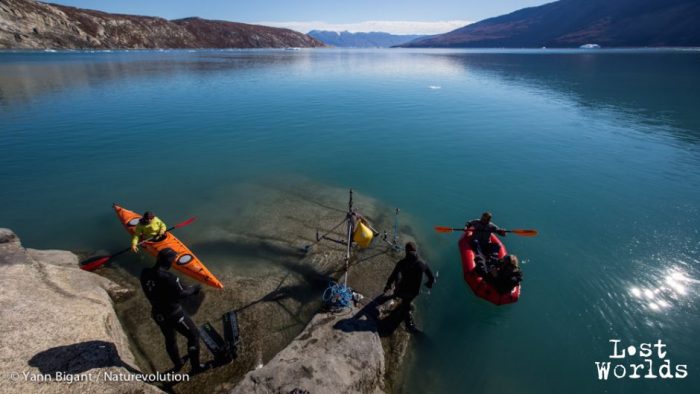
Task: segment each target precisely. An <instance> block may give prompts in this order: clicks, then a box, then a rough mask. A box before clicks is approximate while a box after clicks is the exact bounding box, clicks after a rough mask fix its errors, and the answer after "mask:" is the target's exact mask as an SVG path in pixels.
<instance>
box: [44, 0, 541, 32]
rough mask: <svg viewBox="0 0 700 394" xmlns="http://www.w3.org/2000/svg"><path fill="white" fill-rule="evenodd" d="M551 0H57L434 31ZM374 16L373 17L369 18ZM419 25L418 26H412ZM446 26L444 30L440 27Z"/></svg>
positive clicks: (110, 8)
mask: <svg viewBox="0 0 700 394" xmlns="http://www.w3.org/2000/svg"><path fill="white" fill-rule="evenodd" d="M550 1H551V0H432V1H426V0H422V1H420V0H198V1H191V0H145V1H144V0H53V1H52V2H56V3H59V4H65V5H71V6H75V7H81V8H90V9H96V10H101V11H106V12H117V13H125V14H137V15H150V16H160V17H163V18H167V19H177V18H184V17H188V16H199V17H202V18H207V19H223V20H230V21H236V22H246V23H263V22H264V24H267V25H274V26H283V27H290V28H293V29H295V30H300V31H303V32H307V31H308V30H311V29H315V28H318V29H326V30H350V31H369V30H375V31H379V30H381V31H389V30H394V31H390V32H393V33H405V34H411V33H422V34H434V33H441V32H445V31H449V30H452V29H454V28H458V27H461V26H463V25H465V24H467V23H469V22H475V21H479V20H481V19H485V18H489V17H492V16H498V15H501V14H505V13H509V12H512V11H515V10H517V9H520V8H524V7H531V6H535V5H540V4H544V3H547V2H550ZM368 22H369V23H368ZM411 30H414V31H411ZM438 30H441V31H438Z"/></svg>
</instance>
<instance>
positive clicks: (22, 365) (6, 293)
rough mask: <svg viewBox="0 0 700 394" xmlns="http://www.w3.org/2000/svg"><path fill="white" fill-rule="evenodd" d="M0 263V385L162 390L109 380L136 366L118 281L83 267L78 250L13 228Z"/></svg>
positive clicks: (3, 232)
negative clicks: (39, 242)
mask: <svg viewBox="0 0 700 394" xmlns="http://www.w3.org/2000/svg"><path fill="white" fill-rule="evenodd" d="M0 266H1V267H2V270H3V273H2V275H0V289H2V291H1V292H0V321H2V326H0V327H1V328H0V371H2V373H3V376H2V378H1V379H0V392H23V393H24V392H27V393H29V392H40V391H41V392H52V393H74V392H111V393H124V392H161V391H160V390H159V389H157V388H156V387H155V386H152V385H149V384H146V383H143V382H137V381H122V382H113V381H110V382H105V381H104V380H103V378H104V377H105V375H106V374H110V375H112V374H123V375H128V374H130V373H132V372H138V371H137V369H136V363H135V360H134V356H133V355H132V353H131V350H130V349H129V342H128V339H127V336H126V334H125V333H124V331H123V330H122V326H121V324H120V323H119V320H118V319H117V316H116V314H115V312H114V309H113V307H112V300H111V299H110V296H109V294H108V293H109V292H110V291H114V292H119V291H120V290H119V286H117V285H116V284H115V283H113V282H111V281H110V280H108V279H106V278H103V277H101V276H99V275H95V274H92V273H89V272H86V271H83V270H81V269H79V268H78V258H77V256H75V255H74V254H73V253H70V252H67V251H61V250H51V251H46V250H44V251H39V250H32V249H25V248H24V247H22V244H21V243H20V240H19V238H18V237H17V236H16V235H15V234H14V233H13V232H12V231H11V230H8V229H0ZM99 374H102V375H99ZM5 375H7V376H5ZM90 378H92V379H93V381H83V380H87V379H90ZM70 379H72V380H73V383H71V384H68V383H67V381H68V380H70ZM76 379H80V381H78V380H76ZM59 380H60V381H59Z"/></svg>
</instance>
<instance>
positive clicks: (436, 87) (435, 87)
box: [428, 85, 442, 90]
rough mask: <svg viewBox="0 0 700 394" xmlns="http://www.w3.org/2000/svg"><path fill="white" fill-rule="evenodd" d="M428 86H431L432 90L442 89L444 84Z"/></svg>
mask: <svg viewBox="0 0 700 394" xmlns="http://www.w3.org/2000/svg"><path fill="white" fill-rule="evenodd" d="M428 88H430V89H432V90H438V89H442V86H439V85H430V86H428Z"/></svg>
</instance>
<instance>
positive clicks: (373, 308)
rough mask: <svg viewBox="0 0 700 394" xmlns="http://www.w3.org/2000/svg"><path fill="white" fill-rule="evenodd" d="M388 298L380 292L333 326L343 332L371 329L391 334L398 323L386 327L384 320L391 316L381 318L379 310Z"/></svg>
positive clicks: (384, 334) (387, 334)
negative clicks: (353, 313)
mask: <svg viewBox="0 0 700 394" xmlns="http://www.w3.org/2000/svg"><path fill="white" fill-rule="evenodd" d="M390 299H391V297H389V296H387V295H384V294H380V295H379V296H377V297H375V298H374V299H373V300H372V301H370V302H369V303H368V304H367V305H365V306H364V307H363V308H362V309H360V310H359V311H358V312H357V313H356V314H355V315H354V316H353V317H351V318H349V319H343V320H340V321H339V322H337V323H336V324H335V325H334V326H333V328H335V329H337V330H341V331H343V332H355V331H371V332H376V333H378V334H379V336H389V335H391V334H392V333H393V332H394V331H395V330H396V327H398V324H396V325H395V326H393V327H386V325H387V321H386V320H387V319H388V318H389V317H391V316H388V317H385V318H384V319H382V318H381V310H380V309H381V308H382V305H383V304H384V303H385V302H387V301H388V300H390ZM394 312H395V311H394ZM398 320H399V323H400V322H401V319H400V318H399V319H398Z"/></svg>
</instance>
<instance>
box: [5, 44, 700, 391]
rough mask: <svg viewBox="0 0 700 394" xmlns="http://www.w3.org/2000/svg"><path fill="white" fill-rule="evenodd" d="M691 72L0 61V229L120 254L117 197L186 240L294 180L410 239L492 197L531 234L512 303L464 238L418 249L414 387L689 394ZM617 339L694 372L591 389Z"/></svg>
mask: <svg viewBox="0 0 700 394" xmlns="http://www.w3.org/2000/svg"><path fill="white" fill-rule="evenodd" d="M699 70H700V52H697V51H693V50H688V51H680V50H677V51H662V50H644V51H634V50H627V51H458V50H455V51H449V50H355V51H343V50H313V51H312V50H308V51H307V50H302V51H194V52H192V51H171V52H133V51H132V52H120V51H114V52H109V53H101V52H96V53H82V52H56V53H23V52H15V53H10V52H6V53H1V54H0V185H1V187H0V202H1V203H0V225H1V226H5V227H11V228H13V229H14V230H15V231H17V233H18V234H19V235H20V236H21V237H22V238H23V240H24V242H25V244H26V245H28V246H31V247H35V248H62V249H78V250H94V249H99V248H103V249H108V250H117V249H119V248H120V247H123V244H124V241H125V236H124V234H123V230H122V229H121V227H120V226H118V224H116V220H115V219H114V217H113V213H112V212H111V210H110V204H111V203H112V202H114V201H117V202H120V203H122V204H124V206H126V207H129V208H131V209H135V210H144V209H154V210H156V211H157V212H158V214H159V215H160V216H161V217H163V218H165V219H166V220H168V221H169V222H170V223H176V222H177V221H178V220H184V219H186V218H187V217H189V216H191V215H195V214H196V215H198V216H199V217H200V221H199V223H198V224H197V226H200V227H199V228H197V227H196V226H194V225H193V226H190V227H189V228H185V229H182V231H181V232H180V233H179V234H181V235H182V237H183V239H187V238H188V235H189V236H190V237H191V236H192V235H193V234H196V233H198V232H200V231H203V228H204V227H206V225H207V221H208V219H207V218H208V217H209V218H214V217H220V216H222V215H223V216H225V215H230V216H232V219H235V217H234V214H233V213H232V212H233V211H231V210H230V209H231V207H232V206H234V207H235V205H236V201H230V200H228V199H227V198H226V196H225V195H222V193H221V191H223V190H229V189H230V188H231V187H235V185H236V184H239V183H243V182H250V181H255V180H260V179H264V180H266V182H270V181H271V180H272V181H274V179H281V178H286V177H289V176H301V177H304V178H307V179H311V180H313V181H314V182H318V183H322V184H329V185H332V186H337V187H343V188H345V187H350V186H352V187H353V188H355V189H357V190H360V191H361V192H362V193H364V194H367V195H371V196H374V197H377V198H379V199H381V200H383V201H384V202H386V203H387V204H388V205H389V206H397V207H400V208H401V209H402V212H406V213H409V214H411V215H413V216H414V217H415V218H417V220H418V223H419V225H421V226H422V227H423V230H424V231H423V233H429V229H430V228H431V226H433V225H449V226H460V225H462V224H463V222H464V220H466V219H470V218H474V217H476V216H478V215H479V214H480V213H481V212H482V211H483V210H486V209H488V210H491V211H492V212H494V216H495V218H494V220H495V222H496V223H498V224H500V225H501V226H504V227H510V228H536V229H538V230H539V231H540V235H539V236H538V237H537V238H518V237H515V236H512V235H511V236H508V237H507V238H506V239H505V242H506V245H507V247H508V248H509V250H510V251H511V252H512V253H515V254H517V255H519V256H520V257H521V259H524V260H525V261H526V263H525V264H524V271H525V282H524V283H523V292H522V296H521V299H520V301H519V302H518V303H517V304H514V305H510V306H503V307H495V306H493V305H490V304H488V303H486V302H484V301H482V300H479V299H477V298H475V297H474V295H473V294H472V293H471V292H470V291H469V289H468V288H467V287H466V286H465V284H464V283H463V281H462V278H461V268H460V265H459V255H458V252H457V245H456V242H457V238H456V235H437V234H433V235H430V236H429V237H428V238H427V239H424V240H423V241H424V242H423V245H421V246H422V248H423V250H424V252H425V254H426V255H427V256H428V257H429V258H430V262H431V265H432V266H433V268H434V269H435V270H439V272H440V279H439V281H438V284H437V285H436V288H435V290H434V291H433V292H432V294H431V295H424V296H422V297H421V299H420V300H419V302H418V306H419V310H418V316H419V324H420V325H421V326H422V327H423V329H424V331H425V333H426V335H425V337H421V338H417V339H416V340H415V341H414V345H415V351H416V353H415V357H414V359H413V360H414V362H413V363H412V364H411V366H410V368H409V370H408V372H407V379H406V382H405V384H404V387H403V388H404V391H405V392H409V393H424V392H488V393H516V392H517V393H544V392H577V393H590V392H610V393H621V392H624V393H632V392H635V393H636V392H639V393H651V392H659V393H661V392H663V393H682V392H685V393H688V392H698V391H699V390H700V385H699V384H698V382H699V381H700V380H699V378H698V374H699V373H700V370H699V369H698V367H699V366H700V356H699V354H700V345H699V343H700V342H699V341H698V339H697V333H698V329H699V328H700V309H699V308H698V297H697V292H698V290H700V282H699V280H700V267H699V265H700V250H699V247H698V244H699V243H700V234H699V233H698V229H697V227H698V223H700V211H699V209H700V207H699V203H700V146H699V143H700V111H698V104H700V71H699ZM217 206H218V207H225V209H224V208H222V209H220V210H217V209H212V208H210V207H217ZM205 207H207V208H205ZM341 208H342V207H341ZM209 220H210V221H213V219H209ZM202 226H204V227H202ZM197 252H199V253H201V254H202V255H204V256H206V254H207V251H206V250H202V251H197ZM216 264H217V263H216V262H211V263H210V264H209V265H210V268H212V270H216ZM212 265H213V267H212ZM319 297H320V294H319ZM610 339H620V340H621V341H622V345H623V346H628V345H634V346H637V345H639V344H641V343H645V342H646V343H653V342H656V341H657V340H659V339H661V340H662V341H663V342H664V343H665V344H666V345H667V350H668V353H667V355H666V359H670V360H671V364H672V365H674V366H675V365H677V364H687V365H688V377H687V378H685V379H644V378H642V379H637V380H630V379H627V378H624V379H616V378H614V377H612V375H611V378H610V380H608V381H600V380H598V377H597V371H596V367H595V362H596V361H598V362H601V361H609V359H608V356H609V355H610V354H612V346H611V344H610V342H609V340H610ZM653 361H654V365H655V368H658V366H659V365H660V364H661V362H662V361H663V360H658V359H653ZM642 362H643V359H642V358H640V357H639V356H638V355H635V356H630V357H628V358H627V359H625V360H623V361H621V363H623V364H625V365H626V366H627V367H628V368H629V364H638V363H642ZM644 372H645V371H644Z"/></svg>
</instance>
